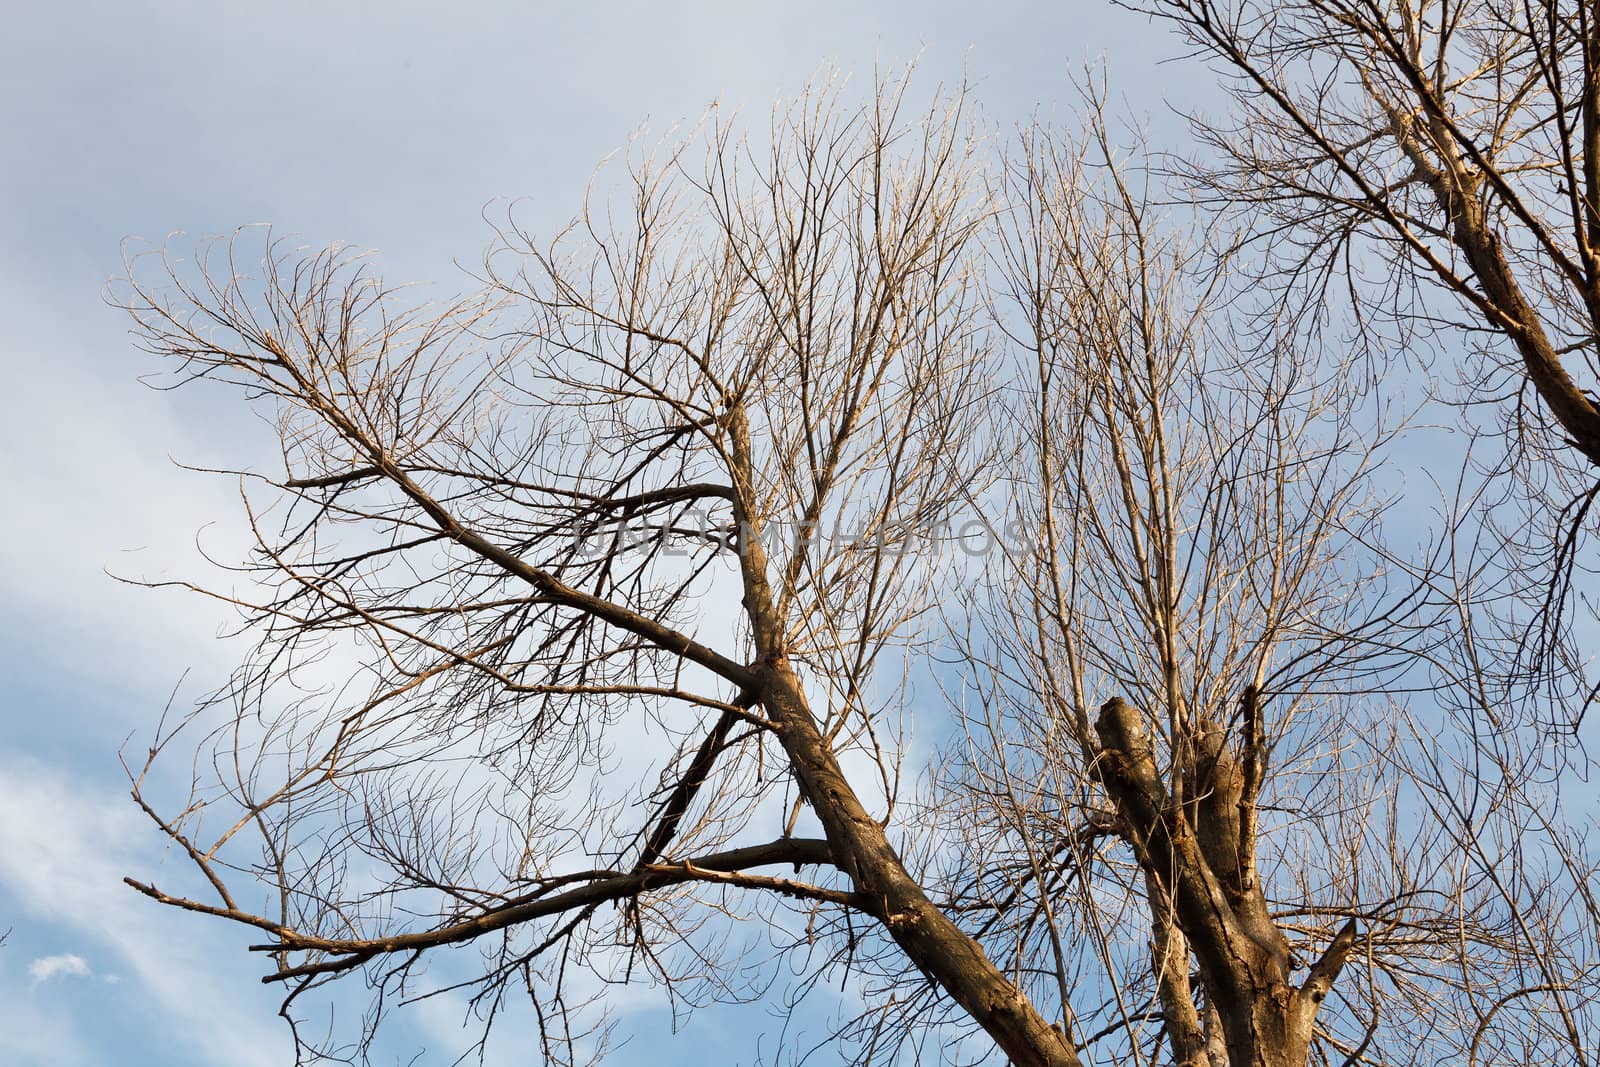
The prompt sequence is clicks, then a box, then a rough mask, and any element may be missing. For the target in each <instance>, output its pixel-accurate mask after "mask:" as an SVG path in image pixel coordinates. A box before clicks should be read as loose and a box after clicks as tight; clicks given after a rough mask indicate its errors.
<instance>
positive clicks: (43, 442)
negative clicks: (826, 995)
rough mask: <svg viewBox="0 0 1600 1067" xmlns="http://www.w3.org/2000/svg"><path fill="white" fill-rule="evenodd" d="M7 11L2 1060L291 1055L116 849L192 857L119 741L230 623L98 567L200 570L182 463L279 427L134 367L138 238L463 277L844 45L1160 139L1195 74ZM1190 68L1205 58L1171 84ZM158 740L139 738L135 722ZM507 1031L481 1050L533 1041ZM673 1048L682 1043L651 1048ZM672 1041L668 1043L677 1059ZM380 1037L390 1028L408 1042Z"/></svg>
mask: <svg viewBox="0 0 1600 1067" xmlns="http://www.w3.org/2000/svg"><path fill="white" fill-rule="evenodd" d="M7 23H8V25H7V28H6V31H5V33H4V35H3V36H0V138H3V142H0V143H3V144H4V150H5V157H6V165H5V166H4V167H0V191H3V193H0V196H3V203H4V204H5V206H6V210H4V211H0V323H3V324H4V325H3V327H0V360H3V361H4V364H5V369H6V380H8V381H9V382H10V383H11V394H10V396H9V397H8V401H9V403H8V405H7V414H6V417H5V419H4V420H3V421H0V455H3V458H4V461H5V472H6V497H7V499H6V503H5V505H4V506H3V507H0V600H3V602H4V603H5V604H6V605H7V606H8V608H9V610H7V611H6V612H4V615H3V617H0V628H3V631H4V632H3V637H0V930H4V929H5V928H7V927H11V928H12V934H11V937H10V940H9V942H8V943H7V944H6V946H5V947H4V948H3V949H0V1062H5V1063H10V1064H18V1065H23V1067H31V1065H35V1064H39V1065H51V1067H54V1065H76V1064H100V1063H112V1062H115V1063H118V1064H123V1065H128V1067H139V1065H144V1064H152V1065H153V1064H161V1065H170V1067H182V1065H189V1064H195V1065H233V1064H238V1065H242V1067H255V1065H258V1064H259V1065H262V1067H266V1065H272V1064H285V1063H287V1062H288V1056H287V1047H288V1046H287V1038H286V1035H285V1033H284V1032H283V1029H282V1027H281V1026H280V1025H279V1024H278V1022H277V1021H276V1019H275V1017H274V1012H275V1010H276V999H275V997H274V995H273V993H272V991H271V990H268V989H266V988H264V987H263V986H261V985H260V984H259V982H258V981H257V979H258V978H259V975H260V973H261V970H260V961H258V960H256V959H253V958H250V957H249V956H247V954H246V953H244V952H243V951H242V949H243V945H244V943H245V942H246V941H247V940H248V939H247V938H245V937H242V936H240V935H237V934H235V933H234V932H233V931H230V930H226V929H222V928H220V927H219V926H217V925H216V924H208V923H205V922H203V921H194V920H191V919H185V918H181V917H178V916H176V915H173V914H169V913H167V912H165V911H164V910H163V909H159V908H157V907H155V906H154V905H150V904H148V902H146V901H145V900H143V899H142V898H140V897H138V896H136V895H135V894H134V893H132V892H131V891H130V890H127V889H126V888H124V887H123V886H122V885H121V878H122V876H123V875H124V874H135V875H139V876H141V877H146V878H153V879H155V880H156V881H158V882H160V881H161V880H162V877H163V873H164V872H167V873H168V876H169V877H176V875H175V874H173V873H171V872H174V871H175V870H176V869H177V867H178V865H177V864H176V863H175V862H173V860H172V858H171V857H169V856H167V855H166V854H165V853H164V852H163V851H162V849H161V847H160V842H159V841H158V840H157V837H156V835H155V834H154V833H153V832H152V831H151V830H150V829H149V827H148V826H147V825H146V824H144V823H143V822H142V821H141V817H140V816H139V815H138V813H137V812H136V811H135V810H134V808H133V806H132V805H131V803H129V801H128V800H127V797H126V784H125V782H124V780H123V778H122V773H121V769H120V767H119V765H118V762H117V756H116V753H117V749H118V747H119V745H121V744H122V743H123V741H124V739H125V738H127V737H128V736H129V735H130V734H137V735H138V737H139V738H140V739H143V738H145V737H147V736H148V732H149V729H150V728H151V727H152V726H153V724H154V722H155V721H156V718H157V717H158V716H159V714H160V711H161V708H162V706H163V704H164V703H165V702H166V699H167V696H168V694H169V693H170V692H171V691H172V689H173V687H174V686H175V685H176V684H177V683H178V681H179V679H180V678H181V677H183V675H184V672H186V671H188V672H190V678H191V679H194V680H198V681H197V682H196V683H195V684H199V683H200V682H204V681H208V680H209V681H215V680H218V679H220V678H221V677H222V676H223V674H224V673H225V672H226V670H227V669H228V667H229V666H231V657H232V655H233V654H234V651H233V650H232V649H231V648H230V646H228V645H227V644H226V643H223V642H219V641H218V640H217V639H216V633H217V630H218V627H219V625H220V624H221V623H222V622H223V621H224V618H223V616H221V615H220V614H219V613H218V612H217V611H216V610H215V609H213V608H212V607H210V606H208V605H207V604H205V603H204V602H201V601H199V600H198V599H195V598H192V597H186V596H183V595H180V594H174V593H157V592H150V591H146V590H141V589H136V588H132V587H129V586H125V585H119V584H117V583H116V582H114V581H113V580H112V579H111V578H110V577H108V576H107V571H108V570H110V571H112V572H115V573H122V574H138V575H143V576H147V577H159V576H162V575H190V574H193V573H195V572H196V569H197V568H200V567H201V561H200V558H199V556H198V553H197V547H196V546H197V544H202V545H207V546H211V547H213V548H215V549H217V550H218V551H219V552H220V553H221V554H222V555H223V556H227V555H229V554H230V548H232V550H233V552H234V553H236V552H237V545H238V543H239V542H238V540H237V533H238V531H237V529H236V528H235V527H234V526H232V525H230V524H232V523H235V522H236V521H237V520H236V519H235V518H234V515H235V514H236V512H237V507H236V504H235V501H234V499H233V497H232V495H231V493H230V489H229V485H228V484H227V483H226V482H225V481H219V480H216V479H207V478H204V477H199V476H196V475H191V474H187V473H185V472H183V471H181V470H179V469H177V467H176V466H175V465H174V463H173V460H174V459H177V460H184V461H190V462H196V463H204V462H206V461H207V460H208V459H209V458H211V457H213V456H215V455H217V454H219V453H225V454H227V455H229V456H230V457H234V458H237V457H240V456H252V455H258V454H265V453H264V452H263V450H264V449H265V448H267V447H268V446H269V445H270V443H271V442H270V438H269V437H268V435H267V428H266V427H264V426H261V425H259V424H257V423H255V422H254V421H252V420H249V419H240V418H239V417H238V414H239V412H238V409H237V407H236V406H233V405H229V406H223V405H221V404H219V403H217V401H218V400H219V397H218V396H217V394H208V393H205V392H196V393H184V394H171V393H161V392H156V391H153V390H149V389H146V388H144V387H142V386H141V385H140V384H139V383H138V381H137V378H138V376H139V375H140V374H144V373H148V372H150V371H151V370H153V369H154V368H153V367H152V365H151V364H150V362H149V361H148V360H147V359H145V358H143V357H142V356H141V355H140V353H138V352H136V351H135V350H133V349H132V347H131V345H130V344H129V342H128V339H127V337H126V334H125V324H124V322H123V321H122V319H121V318H120V317H119V315H118V314H117V313H116V312H115V311H113V310H111V309H109V308H107V307H106V306H105V305H104V304H103V303H102V300H101V297H100V291H101V287H102V285H103V284H104V283H105V282H106V281H107V279H108V278H109V277H111V276H112V275H113V274H115V273H116V272H117V270H118V268H119V263H120V260H119V243H120V242H121V241H122V240H123V239H124V238H130V237H136V238H143V239H145V240H147V241H155V242H159V241H160V240H162V239H163V238H164V236H165V235H167V234H168V233H170V232H172V231H177V230H182V231H185V232H186V233H187V234H189V235H190V236H191V238H198V237H200V236H203V235H205V234H210V233H218V232H225V231H227V230H230V229H232V228H233V227H235V226H237V225H239V224H243V223H250V222H261V221H270V222H272V223H274V224H276V225H277V226H278V227H279V228H280V229H282V230H284V231H287V232H292V233H294V234H298V235H300V236H301V237H303V239H304V240H306V241H308V242H313V243H323V242H327V241H332V240H346V241H350V242H353V243H355V244H358V245H364V246H371V247H375V248H377V249H380V250H381V251H382V253H383V257H384V258H383V263H384V267H385V270H386V271H387V273H388V275H389V276H390V278H391V279H396V280H399V279H406V280H418V281H425V282H437V283H441V284H442V285H444V286H445V287H447V288H453V287H455V285H456V284H457V283H458V281H459V278H460V276H459V274H458V273H457V272H456V268H455V267H454V266H453V265H452V264H453V261H454V260H455V259H457V258H459V259H461V260H463V261H469V262H470V261H472V260H473V259H475V258H476V256H477V255H478V253H479V250H480V249H481V247H482V246H483V244H484V243H485V241H486V238H487V231H486V229H485V227H484V224H483V223H482V221H481V218H480V212H481V211H482V209H483V207H484V206H485V204H486V203H488V202H489V201H491V200H493V199H494V198H497V197H526V198H529V205H530V211H529V217H531V218H533V219H535V220H538V221H542V222H543V223H544V224H545V225H547V226H550V227H554V226H556V225H558V224H559V223H560V222H562V221H563V220H565V219H566V218H568V217H570V215H571V214H572V212H573V211H574V210H575V209H576V208H577V206H578V203H579V198H580V196H581V193H582V190H583V187H584V184H585V182H586V181H587V180H588V178H589V176H590V175H591V173H592V172H593V169H594V166H595V164H596V163H597V162H598V161H599V160H600V159H601V158H602V157H603V156H604V155H606V154H607V153H609V152H611V151H613V150H615V149H617V148H619V147H621V146H623V145H624V144H625V143H626V142H627V139H628V137H629V135H630V133H632V132H633V131H635V130H636V129H638V128H639V127H640V126H641V124H644V123H646V122H648V123H650V124H652V125H653V126H654V127H656V128H660V127H662V126H665V125H667V124H670V123H671V122H673V121H675V120H679V119H693V118H694V117H696V116H697V115H699V114H700V113H701V112H702V111H703V110H704V109H705V108H706V106H707V105H709V104H710V103H711V102H712V101H713V100H718V101H720V104H721V106H724V107H739V108H741V109H742V110H744V111H746V112H747V113H749V114H752V115H755V116H758V117H759V116H761V115H762V114H763V113H764V112H765V110H766V108H767V107H768V105H769V104H770V103H771V101H772V100H773V98H774V97H776V96H779V95H782V94H790V93H794V92H797V91H798V90H800V89H801V88H802V87H803V86H804V84H805V82H806V79H807V78H808V77H809V76H810V75H811V74H813V73H814V72H815V71H817V70H818V69H819V67H821V66H822V65H823V64H825V63H826V64H832V65H835V66H837V67H839V68H842V69H843V70H846V71H852V72H855V74H856V76H857V77H858V78H862V79H870V77H871V72H872V69H873V67H874V65H875V64H886V65H898V64H902V63H905V62H907V61H909V60H912V59H917V58H918V57H920V60H919V62H920V70H921V74H922V77H923V84H924V85H926V86H931V85H932V84H933V83H934V82H937V81H941V80H942V81H946V82H951V81H956V80H959V79H960V78H962V76H963V75H964V74H965V75H966V76H967V77H968V78H969V79H970V80H971V81H972V83H973V84H974V86H975V95H976V98H977V99H978V101H979V102H980V104H981V105H982V107H983V108H984V110H985V112H986V114H987V116H988V117H989V119H990V120H992V121H994V122H996V123H999V124H1002V125H1009V124H1011V123H1014V122H1018V121H1022V120H1025V119H1026V118H1028V116H1030V115H1031V114H1033V113H1035V112H1038V113H1041V114H1043V115H1046V116H1049V115H1060V116H1063V117H1065V116H1069V115H1070V113H1071V101H1072V100H1073V98H1074V93H1073V90H1072V88H1071V85H1070V83H1069V77H1070V76H1071V75H1072V74H1073V73H1074V72H1076V71H1078V70H1081V69H1082V67H1083V65H1084V64H1085V63H1086V62H1093V61H1096V60H1099V59H1102V58H1103V59H1104V60H1105V61H1106V62H1107V65H1108V71H1109V75H1110V79H1111V84H1112V87H1113V90H1114V92H1115V93H1117V94H1118V95H1119V96H1121V97H1123V98H1124V99H1125V100H1126V101H1127V105H1128V112H1129V114H1131V115H1133V116H1134V117H1136V118H1138V119H1141V120H1143V121H1146V122H1147V124H1148V125H1149V126H1150V128H1151V130H1152V132H1153V134H1154V136H1155V138H1156V140H1157V141H1158V142H1161V141H1164V142H1165V143H1167V144H1173V143H1176V142H1178V141H1180V140H1181V137H1182V125H1181V123H1180V122H1179V121H1178V120H1177V119H1176V118H1175V117H1174V116H1173V115H1171V114H1170V113H1169V112H1168V111H1167V110H1166V108H1165V105H1164V103H1163V100H1164V98H1167V97H1171V98H1173V99H1176V100H1179V101H1181V102H1183V103H1185V104H1192V103H1194V102H1195V101H1196V100H1198V99H1201V98H1202V95H1201V94H1200V90H1199V89H1197V87H1202V86H1205V85H1206V84H1207V83H1208V79H1206V78H1205V77H1204V75H1203V73H1201V72H1199V71H1197V70H1195V69H1194V68H1193V67H1192V66H1184V65H1172V64H1160V63H1159V62H1158V60H1160V59H1162V58H1163V57H1167V56H1170V55H1172V54H1173V53H1174V52H1175V51H1176V49H1175V47H1174V44H1173V42H1172V40H1171V39H1170V38H1169V37H1167V36H1166V34H1165V33H1164V32H1163V31H1161V30H1160V29H1159V28H1151V27H1148V26H1147V25H1146V24H1145V23H1144V22H1143V20H1141V19H1139V18H1137V17H1135V16H1132V15H1129V14H1126V13H1123V12H1118V11H1115V10H1113V9H1112V8H1111V7H1110V5H1109V4H1103V3H1093V4H1085V3H1080V4H1052V5H1028V4H1021V3H1013V2H1002V0H992V2H989V3H984V4H971V3H954V2H948V3H934V4H922V5H904V4H885V5H880V6H878V7H875V8H873V9H872V10H863V9H861V7H860V6H859V5H857V4H849V3H835V2H824V3H809V4H804V5H800V4H793V5H782V6H779V5H763V4H751V3H737V4H736V3H722V4H713V3H689V4H674V5H666V4H645V3H627V4H609V5H605V4H602V5H593V6H585V7H580V6H579V5H574V4H560V5H558V4H541V3H528V4H510V3H505V4H493V3H468V4H460V5H445V4H439V3H426V4H419V3H410V2H400V3H385V4H367V3H349V2H345V3H341V2H337V0H324V2H323V3H316V4H311V3H301V2H279V3H272V4H261V3H257V4H249V5H246V4H240V3H231V2H230V3H218V2H212V3H187V2H164V3H156V2H152V0H122V2H117V3H110V2H80V3H77V4H72V5H65V4H55V5H50V4H28V5H16V6H15V7H14V9H13V10H9V11H8V13H7ZM1180 79H1181V82H1180ZM135 747H137V746H135ZM655 1004H656V1002H655V1001H653V1000H651V999H650V998H649V997H647V996H641V997H640V999H639V1001H638V1005H637V1007H625V1008H624V1020H623V1021H624V1029H632V1030H636V1031H637V1032H638V1033H639V1035H640V1036H639V1039H638V1040H636V1041H635V1042H633V1043H632V1044H631V1045H629V1046H627V1048H625V1049H624V1050H623V1051H622V1052H621V1053H619V1054H618V1055H617V1056H616V1058H615V1060H614V1061H613V1062H618V1063H630V1062H638V1063H645V1062H649V1063H657V1064H659V1063H672V1062H682V1063H734V1062H740V1061H741V1060H748V1059H749V1057H750V1054H751V1053H752V1052H753V1049H754V1044H753V1041H754V1035H756V1034H758V1033H760V1032H762V1031H764V1030H770V1029H771V1028H772V1022H771V1019H770V1016H769V1013H768V1012H766V1011H763V1009H762V1008H761V1006H759V1005H758V1006H751V1007H746V1008H743V1009H728V1010H718V1011H715V1012H707V1013H704V1014H703V1015H700V1016H697V1017H696V1018H695V1020H694V1021H693V1023H692V1024H691V1030H690V1033H689V1034H688V1035H686V1038H685V1039H684V1040H682V1041H681V1042H679V1043H677V1044H671V1045H662V1044H661V1043H660V1042H659V1040H658V1039H659V1037H660V1036H661V1035H662V1034H664V1033H665V1031H666V1026H667V1019H666V1015H665V1013H664V1012H662V1011H661V1010H659V1008H658V1007H656V1006H655ZM458 1023H459V1018H458V1016H456V1015H454V1014H453V1013H452V1011H451V1010H450V1008H449V1007H448V1005H445V1006H441V1007H437V1008H435V1007H428V1008H426V1009H424V1010H421V1011H418V1012H414V1013H411V1014H409V1015H407V1016H406V1017H405V1018H404V1020H403V1021H401V1025H399V1026H397V1027H396V1028H395V1029H394V1031H392V1032H391V1034H390V1036H389V1039H388V1040H387V1041H386V1043H385V1044H384V1045H383V1046H382V1050H383V1055H382V1056H379V1057H377V1062H380V1063H382V1062H396V1063H406V1062H408V1061H410V1059H411V1057H412V1056H413V1055H414V1054H415V1053H417V1052H418V1051H421V1050H426V1051H425V1054H424V1055H423V1056H422V1058H421V1059H419V1060H417V1062H418V1063H420V1064H432V1063H448V1062H450V1060H451V1059H452V1057H451V1056H450V1055H448V1054H446V1053H445V1051H444V1050H446V1049H448V1048H451V1047H452V1042H456V1041H459V1027H458ZM521 1048H522V1046H521V1045H520V1044H519V1043H518V1042H517V1040H516V1038H515V1035H514V1034H513V1035H511V1036H510V1037H508V1039H507V1040H506V1041H505V1042H502V1043H501V1044H499V1045H495V1046H492V1047H491V1055H490V1057H489V1062H491V1063H494V1062H527V1061H526V1059H525V1058H523V1057H522V1056H520V1055H519V1053H520V1051H521ZM663 1054H665V1055H666V1056H667V1057H668V1058H663ZM672 1056H676V1057H677V1058H676V1059H673V1058H670V1057H672ZM384 1057H387V1059H385V1058H384Z"/></svg>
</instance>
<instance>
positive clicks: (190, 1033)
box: [0, 759, 292, 1067]
mask: <svg viewBox="0 0 1600 1067" xmlns="http://www.w3.org/2000/svg"><path fill="white" fill-rule="evenodd" d="M0 796H4V797H5V798H6V818H5V819H0V888H3V889H4V890H5V891H6V893H7V894H8V895H9V896H11V897H12V899H14V900H15V901H16V903H17V905H18V906H19V907H20V908H21V909H22V916H23V917H24V918H25V919H30V920H36V921H40V922H46V923H51V924H55V925H57V926H59V927H62V928H64V929H65V930H68V931H70V932H71V935H72V936H73V937H74V938H75V939H80V940H81V941H82V942H87V943H88V944H89V945H92V946H93V947H94V948H95V951H96V954H98V953H99V952H101V951H104V952H105V953H107V954H108V955H109V956H110V958H114V959H116V961H117V965H118V970H119V971H120V972H121V974H122V975H123V976H124V977H125V978H127V981H126V982H124V983H123V985H122V988H125V989H131V992H129V993H128V994H126V995H127V996H129V997H133V998H137V1000H138V1001H141V1002H145V1003H147V1004H148V1006H147V1007H144V1008H143V1009H142V1010H143V1011H145V1012H146V1013H147V1014H150V1015H153V1016H155V1017H157V1018H160V1019H162V1020H163V1023H164V1027H163V1028H164V1029H165V1031H166V1032H167V1033H170V1034H172V1035H174V1037H173V1039H172V1040H173V1041H174V1043H178V1042H181V1043H182V1044H184V1045H187V1046H189V1047H190V1048H191V1049H192V1050H193V1052H194V1053H196V1058H197V1059H199V1060H200V1061H201V1062H208V1063H228V1064H236V1065H238V1067H281V1064H283V1063H286V1062H288V1061H289V1060H290V1059H292V1054H291V1053H290V1052H289V1049H288V1045H289V1042H288V1039H287V1034H286V1033H285V1032H284V1030H283V1029H282V1028H281V1027H279V1026H277V1025H276V1024H275V1023H274V1022H273V1013H274V1012H275V1010H276V1008H277V1000H276V998H275V997H274V996H273V994H272V993H271V992H257V990H258V989H259V987H258V986H257V984H256V983H255V982H254V981H253V978H254V974H252V973H248V972H249V969H250V968H251V967H253V965H254V964H255V962H256V961H255V960H253V959H249V958H246V957H245V954H244V953H242V952H239V951H238V950H237V947H236V945H235V944H234V943H232V942H226V941H224V939H223V938H222V937H219V936H218V931H215V930H214V929H211V928H207V927H206V926H205V925H203V924H199V923H195V922H193V921H192V919H193V917H192V916H178V915H176V914H175V913H169V912H168V911H167V909H163V908H161V907H159V906H157V905H155V904H152V903H151V902H149V901H147V900H146V899H145V898H143V897H140V896H139V895H137V894H136V893H134V892H133V891H132V890H131V889H129V888H127V887H126V886H125V885H123V884H122V876H123V875H124V874H138V875H142V876H145V877H151V876H154V877H155V878H156V879H157V881H160V882H163V883H174V882H177V883H182V882H183V881H184V879H183V877H182V876H181V874H182V872H181V868H177V869H175V868H174V867H173V866H172V865H167V866H166V868H165V870H164V871H162V870H161V869H160V863H159V859H157V857H156V856H155V855H153V850H151V849H148V848H139V847H138V845H139V844H144V843H148V842H152V841H153V839H154V836H155V835H154V834H153V833H152V832H151V831H150V829H149V827H148V825H147V824H144V823H143V822H142V821H141V820H140V819H139V818H137V812H136V811H135V810H134V808H133V805H132V804H130V803H128V802H127V801H126V800H125V799H122V798H120V797H119V796H117V795H116V794H114V793H112V792H111V791H110V790H107V789H104V788H100V787H94V786H91V785H89V784H87V783H86V782H85V781H84V780H83V779H81V778H78V777H74V776H70V775H68V774H67V773H64V772H63V771H61V770H59V769H56V768H51V767H46V766H44V765H42V764H39V763H37V762H34V761H27V760H15V759H0ZM163 875H164V877H163ZM174 888H180V889H181V888H187V887H186V886H182V885H174ZM185 920H188V921H185ZM48 960H57V961H70V960H76V961H77V964H76V965H74V964H72V963H70V962H60V963H56V964H53V965H51V966H50V967H49V968H48V969H49V971H50V974H51V975H55V974H79V973H87V972H88V965H87V963H85V962H84V961H83V960H82V959H81V958H80V957H77V956H72V955H66V956H56V957H46V958H45V959H44V960H36V961H35V962H34V966H32V967H30V968H29V972H30V973H35V980H36V982H37V981H38V980H39V979H38V977H37V974H36V968H37V967H38V966H39V965H40V964H43V963H46V962H47V961H48ZM76 966H82V967H83V968H84V970H83V972H79V971H78V970H77V969H76ZM0 978H3V976H0ZM8 995H10V991H8V990H6V989H4V987H3V983H0V1002H4V1001H5V1000H6V999H7V996H8ZM59 1008H60V1006H59V1005H58V1006H57V1009H58V1010H59ZM3 1017H4V1013H3V1012H0V1020H3ZM72 1024H73V1025H71V1029H75V1030H85V1031H87V1030H91V1029H92V1028H93V1027H92V1021H91V1020H88V1019H83V1018H76V1019H73V1020H72ZM12 1044H14V1042H12V1039H11V1038H10V1037H6V1038H4V1039H0V1052H3V1051H8V1050H10V1048H11V1046H12ZM152 1051H154V1050H152ZM174 1052H176V1050H174ZM185 1058H186V1057H183V1056H179V1055H172V1056H171V1059H172V1060H173V1061H181V1060H183V1059H185ZM0 1059H6V1057H5V1056H4V1055H0ZM12 1062H15V1061H12ZM22 1062H24V1063H29V1062H39V1063H46V1062H56V1061H54V1060H51V1059H38V1060H33V1059H30V1058H27V1057H25V1058H24V1059H23V1060H22ZM61 1062H66V1061H65V1060H62V1061H61Z"/></svg>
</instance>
